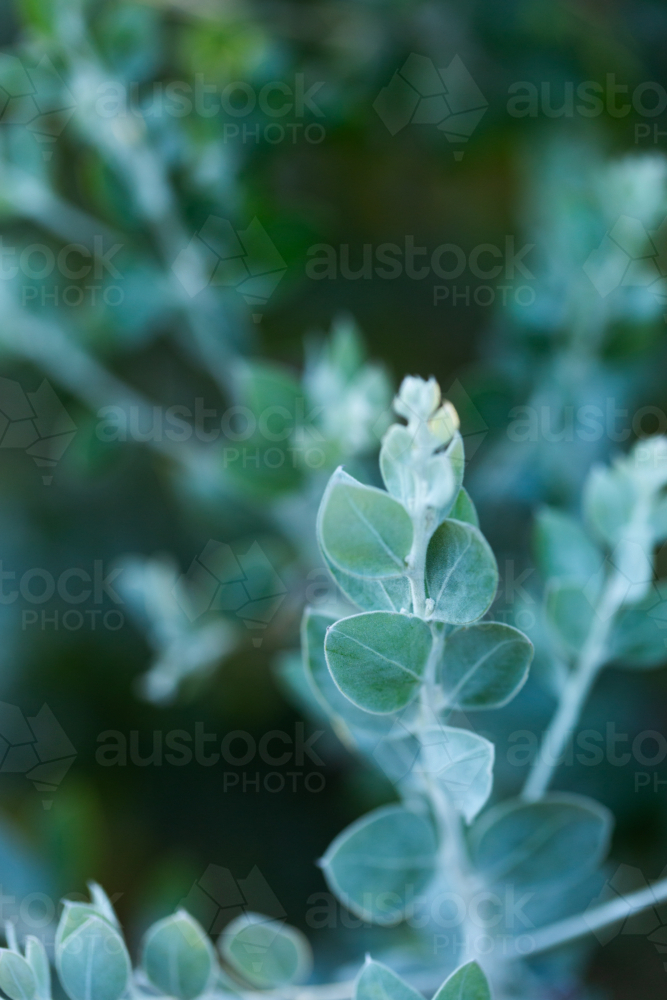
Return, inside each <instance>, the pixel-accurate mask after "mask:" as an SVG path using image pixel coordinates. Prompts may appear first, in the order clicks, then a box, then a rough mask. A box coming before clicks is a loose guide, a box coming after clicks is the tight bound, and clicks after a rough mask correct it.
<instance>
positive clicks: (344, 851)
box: [321, 806, 437, 926]
mask: <svg viewBox="0 0 667 1000" xmlns="http://www.w3.org/2000/svg"><path fill="white" fill-rule="evenodd" d="M436 864H437V840H436V835H435V830H434V829H433V824H432V823H431V822H430V820H429V819H427V818H426V817H424V816H420V815H417V813H414V812H410V811H409V810H407V809H404V808H403V807H402V806H384V807H383V808H381V809H375V810H374V811H373V812H371V813H369V814H368V815H367V816H363V817H362V818H361V819H359V820H357V821H356V822H355V823H352V825H351V826H348V828H347V829H346V830H343V832H342V833H341V834H339V835H338V836H337V837H336V839H335V840H334V841H333V843H332V844H331V845H330V846H329V848H328V850H327V852H326V854H325V855H324V857H323V859H322V861H321V865H322V869H323V871H324V875H325V877H326V880H327V882H328V884H329V887H330V888H331V890H332V891H333V892H334V893H335V894H336V895H337V896H338V898H339V899H340V900H341V901H342V902H343V903H344V904H345V906H347V908H348V909H349V910H352V912H353V913H356V914H357V916H360V917H362V918H363V919H365V920H369V921H371V922H372V923H376V924H382V925H386V926H388V925H391V924H395V923H398V922H399V921H401V920H402V919H403V918H404V917H405V915H406V913H407V911H408V910H409V907H410V905H411V903H412V901H413V899H414V897H415V896H419V895H420V894H421V893H422V892H423V891H424V890H425V889H426V887H427V886H428V884H429V882H430V881H431V879H432V878H433V876H434V874H435V871H436Z"/></svg>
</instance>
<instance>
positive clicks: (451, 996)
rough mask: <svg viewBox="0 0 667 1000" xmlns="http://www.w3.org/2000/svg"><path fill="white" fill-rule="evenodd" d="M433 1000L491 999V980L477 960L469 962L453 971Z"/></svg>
mask: <svg viewBox="0 0 667 1000" xmlns="http://www.w3.org/2000/svg"><path fill="white" fill-rule="evenodd" d="M433 1000H491V989H490V987H489V981H488V979H487V978H486V976H485V975H484V973H483V972H482V970H481V969H480V967H479V965H478V964H477V962H468V963H467V964H466V965H462V966H461V967H460V968H459V969H457V970H456V971H455V972H452V974H451V976H449V977H448V978H447V979H446V980H445V982H444V983H443V984H442V986H441V987H440V989H439V990H438V992H437V993H436V994H435V996H434V997H433Z"/></svg>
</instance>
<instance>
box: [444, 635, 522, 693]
mask: <svg viewBox="0 0 667 1000" xmlns="http://www.w3.org/2000/svg"><path fill="white" fill-rule="evenodd" d="M532 658H533V644H532V642H531V641H530V640H529V639H528V638H527V636H525V635H524V634H523V632H520V631H519V629H517V628H514V627H513V626H512V625H502V624H500V623H499V622H480V623H479V624H478V625H468V626H464V627H463V628H458V629H455V630H454V631H453V632H452V633H450V635H449V636H448V637H447V641H446V642H445V649H444V653H443V657H442V660H441V663H440V669H439V676H440V680H441V683H442V686H443V690H444V693H445V696H446V698H447V704H448V705H449V706H450V707H451V708H461V709H484V708H499V707H500V706H501V705H505V704H507V702H508V701H510V700H511V699H512V698H513V697H514V695H515V694H516V693H517V692H518V691H519V690H520V689H521V687H522V686H523V685H524V683H525V681H526V678H527V677H528V669H529V667H530V663H531V660H532Z"/></svg>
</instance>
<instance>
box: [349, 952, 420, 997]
mask: <svg viewBox="0 0 667 1000" xmlns="http://www.w3.org/2000/svg"><path fill="white" fill-rule="evenodd" d="M354 1000H423V998H422V995H421V993H418V992H417V990H415V989H413V988H412V986H409V985H408V984H407V983H406V982H405V980H404V979H401V977H400V976H397V975H396V973H395V972H392V971H391V969H389V968H387V966H386V965H382V963H381V962H374V961H373V960H372V959H370V958H367V959H366V962H365V963H364V965H363V967H362V969H361V972H360V973H359V975H358V976H357V980H356V982H355V984H354Z"/></svg>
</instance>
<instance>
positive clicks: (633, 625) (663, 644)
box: [608, 586, 667, 670]
mask: <svg viewBox="0 0 667 1000" xmlns="http://www.w3.org/2000/svg"><path fill="white" fill-rule="evenodd" d="M665 598H667V594H666V593H665V587H664V586H662V587H659V588H658V589H657V590H655V591H652V592H651V593H650V594H649V596H648V597H647V598H646V599H645V600H644V601H643V602H642V603H641V604H638V605H636V606H635V607H633V608H623V609H622V610H621V611H620V613H619V614H618V615H617V617H616V619H615V621H614V624H613V627H612V632H611V639H610V642H609V650H608V654H609V660H610V661H611V662H613V663H615V664H617V665H618V666H621V667H633V668H635V669H638V670H646V669H651V668H653V667H661V666H663V665H664V664H665V663H667V599H665Z"/></svg>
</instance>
